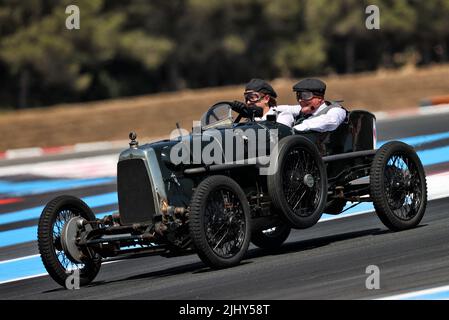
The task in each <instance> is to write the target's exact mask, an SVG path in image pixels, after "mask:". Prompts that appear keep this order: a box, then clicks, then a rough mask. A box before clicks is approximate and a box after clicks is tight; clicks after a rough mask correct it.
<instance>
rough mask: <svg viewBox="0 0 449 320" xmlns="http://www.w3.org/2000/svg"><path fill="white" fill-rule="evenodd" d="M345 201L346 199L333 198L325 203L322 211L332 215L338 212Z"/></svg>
mask: <svg viewBox="0 0 449 320" xmlns="http://www.w3.org/2000/svg"><path fill="white" fill-rule="evenodd" d="M346 203H347V201H346V200H344V199H333V200H332V201H330V202H329V203H328V204H327V205H326V208H324V213H327V214H334V215H337V214H340V213H341V212H342V211H343V209H344V208H345V207H346Z"/></svg>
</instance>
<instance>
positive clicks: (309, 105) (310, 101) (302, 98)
mask: <svg viewBox="0 0 449 320" xmlns="http://www.w3.org/2000/svg"><path fill="white" fill-rule="evenodd" d="M296 97H297V100H298V102H299V104H300V105H301V112H302V113H304V114H312V113H314V112H315V111H316V110H317V109H318V108H319V107H320V106H321V105H322V104H323V101H324V97H320V96H316V95H314V94H313V93H312V92H307V91H306V92H297V94H296Z"/></svg>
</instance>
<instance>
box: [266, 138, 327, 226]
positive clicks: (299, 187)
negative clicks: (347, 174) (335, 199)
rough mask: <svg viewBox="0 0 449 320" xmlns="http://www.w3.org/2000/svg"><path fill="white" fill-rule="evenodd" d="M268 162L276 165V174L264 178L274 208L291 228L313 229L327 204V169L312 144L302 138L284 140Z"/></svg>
mask: <svg viewBox="0 0 449 320" xmlns="http://www.w3.org/2000/svg"><path fill="white" fill-rule="evenodd" d="M271 161H277V170H276V171H275V173H274V174H272V175H268V176H267V186H268V192H269V194H270V197H271V200H272V202H273V205H274V206H275V207H276V208H278V209H279V210H281V212H282V213H283V214H284V215H285V217H286V218H287V220H288V221H289V222H290V223H291V224H292V226H293V227H294V228H298V229H305V228H309V227H311V226H313V225H315V224H316V223H317V222H318V220H319V219H320V218H321V216H322V214H323V210H324V207H325V206H326V200H327V173H326V168H325V166H324V162H323V159H322V158H321V155H320V154H319V152H318V149H317V147H316V146H315V144H314V143H313V142H311V141H310V140H309V139H307V138H305V137H302V136H290V137H287V138H284V139H282V140H281V141H280V142H279V147H278V157H277V158H275V157H272V159H271ZM298 206H299V208H298Z"/></svg>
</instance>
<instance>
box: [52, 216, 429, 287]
mask: <svg viewBox="0 0 449 320" xmlns="http://www.w3.org/2000/svg"><path fill="white" fill-rule="evenodd" d="M425 226H426V225H419V226H417V227H415V228H414V229H417V228H421V227H425ZM411 230H413V229H411ZM409 231H410V230H409ZM390 233H395V232H393V231H390V230H385V229H380V228H372V229H367V230H361V231H355V232H347V233H341V234H336V235H330V236H324V237H317V238H312V239H307V240H300V241H294V242H287V243H284V244H283V245H282V246H281V247H279V248H277V249H261V248H254V249H250V250H248V252H247V253H246V255H245V258H244V259H243V260H242V261H241V263H240V264H239V265H238V266H236V267H234V268H238V267H242V266H245V265H247V264H251V263H254V261H251V260H253V259H257V258H263V257H266V256H273V255H284V254H289V253H292V252H301V251H307V250H313V249H317V248H320V247H324V246H327V245H330V244H333V243H337V242H340V241H346V240H353V239H357V238H362V237H366V236H378V235H383V234H390ZM218 271H219V270H218ZM209 272H217V270H216V269H212V268H210V267H208V266H206V265H205V264H204V263H203V262H201V261H200V262H195V263H189V264H185V265H181V266H176V267H172V268H168V269H163V270H157V271H152V272H147V273H142V274H138V275H135V276H131V277H127V278H123V279H117V280H112V281H94V282H92V283H91V284H89V285H88V286H86V288H88V287H95V286H101V285H107V284H113V283H120V282H126V281H134V280H144V279H151V278H160V277H166V276H176V275H182V274H202V273H209ZM61 290H65V289H64V288H58V289H54V290H48V291H45V292H43V293H51V292H58V291H61Z"/></svg>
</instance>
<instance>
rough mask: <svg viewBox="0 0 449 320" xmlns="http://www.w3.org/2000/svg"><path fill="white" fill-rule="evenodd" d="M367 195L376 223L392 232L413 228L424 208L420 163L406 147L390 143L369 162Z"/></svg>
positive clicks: (424, 189)
mask: <svg viewBox="0 0 449 320" xmlns="http://www.w3.org/2000/svg"><path fill="white" fill-rule="evenodd" d="M370 183H371V187H370V193H371V198H372V200H373V204H374V208H375V209H376V212H377V215H378V216H379V218H380V220H381V221H382V222H383V224H385V226H387V227H388V228H389V229H391V230H394V231H399V230H405V229H410V228H413V227H415V226H417V225H418V224H419V223H420V222H421V219H422V218H423V216H424V212H425V210H426V205H427V183H426V177H425V173H424V168H423V166H422V163H421V160H420V159H419V157H418V155H417V154H416V152H415V150H414V149H413V148H412V147H410V146H409V145H407V144H405V143H402V142H398V141H393V142H389V143H387V144H385V145H383V146H382V147H381V148H380V149H379V150H378V151H377V152H376V155H375V157H374V159H373V163H372V165H371V172H370Z"/></svg>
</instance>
